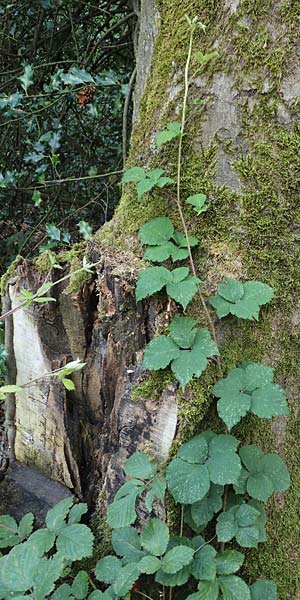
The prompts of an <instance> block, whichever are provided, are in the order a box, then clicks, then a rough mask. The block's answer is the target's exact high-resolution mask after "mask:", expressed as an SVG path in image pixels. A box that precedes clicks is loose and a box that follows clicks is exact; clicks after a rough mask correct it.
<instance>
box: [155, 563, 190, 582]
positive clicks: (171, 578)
mask: <svg viewBox="0 0 300 600" xmlns="http://www.w3.org/2000/svg"><path fill="white" fill-rule="evenodd" d="M190 575H191V572H190V567H189V565H188V566H187V567H183V568H182V569H180V571H177V573H173V574H171V573H165V572H164V571H162V570H160V571H157V573H156V576H155V581H156V582H157V583H160V584H161V585H168V586H170V587H175V586H180V585H184V584H185V583H186V582H187V581H188V580H189V578H190Z"/></svg>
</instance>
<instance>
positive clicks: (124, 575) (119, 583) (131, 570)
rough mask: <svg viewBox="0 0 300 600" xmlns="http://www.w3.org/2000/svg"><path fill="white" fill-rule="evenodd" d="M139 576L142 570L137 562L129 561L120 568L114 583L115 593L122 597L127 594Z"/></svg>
mask: <svg viewBox="0 0 300 600" xmlns="http://www.w3.org/2000/svg"><path fill="white" fill-rule="evenodd" d="M139 576H140V570H139V567H138V565H137V564H136V563H128V565H125V567H122V568H121V569H119V573H118V576H117V579H116V581H115V583H114V584H113V590H114V592H115V594H116V595H117V596H120V597H124V596H126V594H127V593H128V592H130V590H131V588H132V586H133V584H134V583H135V582H136V581H137V579H138V578H139Z"/></svg>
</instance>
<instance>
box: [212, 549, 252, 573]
mask: <svg viewBox="0 0 300 600" xmlns="http://www.w3.org/2000/svg"><path fill="white" fill-rule="evenodd" d="M244 558H245V555H244V554H242V553H241V552H238V551H237V550H225V551H224V552H219V553H218V554H217V557H216V561H217V573H218V575H231V574H232V573H236V571H238V570H239V569H240V568H241V566H242V564H243V562H244Z"/></svg>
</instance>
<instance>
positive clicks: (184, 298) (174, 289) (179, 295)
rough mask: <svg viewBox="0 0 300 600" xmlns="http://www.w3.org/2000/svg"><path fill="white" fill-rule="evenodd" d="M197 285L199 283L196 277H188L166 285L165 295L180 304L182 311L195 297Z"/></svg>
mask: <svg viewBox="0 0 300 600" xmlns="http://www.w3.org/2000/svg"><path fill="white" fill-rule="evenodd" d="M175 270H176V269H175ZM199 283H201V282H200V279H199V278H198V277H194V276H193V275H188V276H187V277H186V278H185V279H184V280H182V281H179V282H176V283H167V287H166V289H167V294H168V295H169V296H170V297H171V298H173V300H175V301H176V302H178V303H179V304H181V306H182V307H183V310H185V309H186V307H187V305H188V304H189V303H190V302H191V300H192V299H193V298H194V296H195V295H196V293H197V291H198V284H199Z"/></svg>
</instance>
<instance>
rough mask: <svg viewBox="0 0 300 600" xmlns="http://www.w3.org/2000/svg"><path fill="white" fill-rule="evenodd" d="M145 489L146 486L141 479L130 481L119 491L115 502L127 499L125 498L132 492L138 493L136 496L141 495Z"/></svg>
mask: <svg viewBox="0 0 300 600" xmlns="http://www.w3.org/2000/svg"><path fill="white" fill-rule="evenodd" d="M145 489H146V486H145V484H144V483H143V481H141V480H140V479H130V481H126V482H125V483H123V485H121V487H120V488H119V489H118V491H117V493H116V495H115V497H114V502H115V501H116V500H120V498H125V496H128V495H130V494H131V493H132V492H133V493H136V495H140V494H141V493H142V492H143V491H144V490H145Z"/></svg>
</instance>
